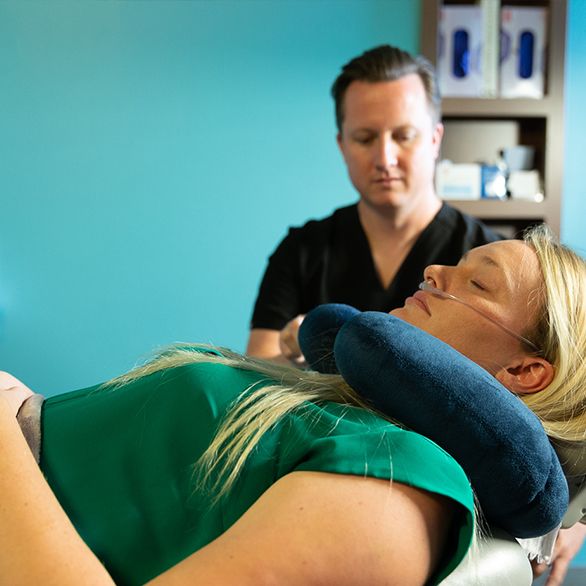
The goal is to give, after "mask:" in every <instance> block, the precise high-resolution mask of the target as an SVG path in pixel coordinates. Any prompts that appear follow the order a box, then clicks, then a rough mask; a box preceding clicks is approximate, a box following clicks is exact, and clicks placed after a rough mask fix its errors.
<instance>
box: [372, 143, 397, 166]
mask: <svg viewBox="0 0 586 586" xmlns="http://www.w3.org/2000/svg"><path fill="white" fill-rule="evenodd" d="M397 160H398V147H397V144H396V143H395V141H394V140H393V139H392V138H391V137H383V138H382V140H381V141H380V143H379V148H378V152H377V160H376V164H377V167H380V168H382V169H388V168H390V167H394V166H396V165H397Z"/></svg>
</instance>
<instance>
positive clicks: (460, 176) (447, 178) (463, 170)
mask: <svg viewBox="0 0 586 586" xmlns="http://www.w3.org/2000/svg"><path fill="white" fill-rule="evenodd" d="M435 188H436V191H437V194H438V196H439V197H441V198H442V199H480V197H481V195H482V166H481V165H477V164H476V163H463V164H454V163H452V162H451V161H441V162H440V163H438V165H437V168H436V171H435Z"/></svg>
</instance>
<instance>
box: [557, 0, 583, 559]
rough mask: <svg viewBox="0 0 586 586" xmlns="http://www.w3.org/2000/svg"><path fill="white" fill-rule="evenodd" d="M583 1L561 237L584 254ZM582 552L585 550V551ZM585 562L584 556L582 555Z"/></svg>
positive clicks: (573, 62) (570, 93)
mask: <svg viewBox="0 0 586 586" xmlns="http://www.w3.org/2000/svg"><path fill="white" fill-rule="evenodd" d="M585 30H586V2H584V0H570V1H569V10H568V34H567V45H566V77H565V80H566V87H565V103H566V104H565V105H566V108H565V117H566V124H565V132H566V134H565V142H566V144H565V162H564V192H563V205H562V238H563V240H564V241H565V242H566V243H567V244H569V245H570V246H573V247H574V248H576V249H577V250H579V251H580V252H581V253H582V255H583V256H586V229H585V228H586V189H585V187H584V185H585V182H584V177H583V175H582V173H584V161H582V156H583V155H584V137H585V136H586V110H585V109H584V100H585V97H586V35H584V31H585ZM585 553H586V552H585ZM584 563H585V564H586V556H585V557H584Z"/></svg>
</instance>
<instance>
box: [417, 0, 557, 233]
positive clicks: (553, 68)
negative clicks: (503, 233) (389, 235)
mask: <svg viewBox="0 0 586 586" xmlns="http://www.w3.org/2000/svg"><path fill="white" fill-rule="evenodd" d="M444 3H445V4H470V5H472V4H475V0H421V6H422V10H421V14H422V18H421V36H420V42H421V53H422V54H423V55H424V56H425V57H427V58H428V59H429V60H430V61H431V62H432V63H436V61H437V47H438V43H437V28H438V22H439V16H440V11H441V7H442V4H444ZM567 3H568V0H512V1H507V0H501V5H505V4H522V5H527V6H532V5H536V6H544V7H547V8H548V25H547V28H548V33H547V34H548V39H547V49H548V50H547V65H546V82H545V92H546V94H545V97H544V98H542V99H529V98H518V99H514V98H511V99H504V98H467V97H466V98H458V97H446V98H444V99H443V102H442V113H443V118H444V120H445V122H446V137H447V135H448V133H451V134H452V136H453V134H454V132H455V131H456V130H458V125H459V124H460V122H462V123H463V124H462V127H465V126H467V125H468V126H472V124H471V123H475V122H487V123H488V124H487V127H488V126H490V127H491V128H492V131H491V132H492V135H491V136H493V137H494V136H495V135H496V134H498V133H499V132H501V129H499V124H500V123H501V122H509V121H512V122H513V123H514V124H516V125H517V128H518V136H517V138H516V141H518V144H525V145H527V146H532V147H534V148H535V156H536V159H535V167H536V169H537V170H538V171H539V173H540V175H541V178H542V181H543V189H544V192H545V193H546V194H547V197H546V198H545V200H544V201H543V202H541V203H537V202H533V201H524V200H507V201H495V200H492V201H491V200H480V201H478V200H476V201H453V200H450V201H449V202H448V203H450V204H451V205H453V206H454V207H456V208H458V209H460V210H461V211H463V212H465V213H468V214H470V215H472V216H475V217H477V218H481V219H483V220H490V221H491V222H492V223H499V222H501V221H502V223H503V224H507V223H508V222H512V223H514V224H521V223H523V222H524V221H527V222H528V223H530V222H532V221H535V220H537V221H540V220H542V221H545V222H547V223H548V224H549V225H550V227H551V228H552V229H553V230H554V232H556V233H558V234H559V228H560V209H561V197H562V191H563V182H562V178H563V168H564V100H563V96H564V63H565V42H566V18H567ZM495 129H496V130H495ZM463 136H465V139H462V140H460V139H459V137H458V135H456V138H455V139H454V140H455V141H456V143H458V142H459V146H458V148H459V149H460V150H461V149H468V147H470V149H469V151H470V152H472V150H473V149H472V147H474V146H475V145H476V143H477V142H479V141H483V143H484V146H483V148H484V149H485V150H486V149H491V150H495V149H493V146H494V145H493V144H492V143H491V142H490V141H489V135H488V133H487V134H483V133H482V132H479V133H476V134H474V135H470V132H469V133H468V135H466V134H465V133H464V135H463ZM497 138H499V137H497ZM499 140H500V138H499ZM452 142H454V141H452ZM493 142H495V141H494V140H493ZM447 143H448V141H447V139H446V138H444V144H445V145H446V144H447ZM501 146H502V145H501ZM504 146H506V145H504ZM498 148H501V147H498ZM458 152H459V151H458ZM443 154H444V156H447V157H449V156H450V153H449V152H447V151H446V152H444V153H443ZM467 154H468V151H467ZM458 158H460V159H462V161H464V160H465V158H462V156H459V157H458ZM454 162H456V163H457V162H459V161H458V160H457V159H456V157H454Z"/></svg>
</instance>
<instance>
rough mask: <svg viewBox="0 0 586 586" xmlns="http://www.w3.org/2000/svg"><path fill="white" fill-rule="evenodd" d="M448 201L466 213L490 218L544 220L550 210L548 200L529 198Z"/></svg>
mask: <svg viewBox="0 0 586 586" xmlns="http://www.w3.org/2000/svg"><path fill="white" fill-rule="evenodd" d="M446 203H448V204H449V205H451V206H453V207H455V208H457V209H458V210H460V211H461V212H464V213H465V214H469V215H471V216H476V217H481V218H485V219H490V220H517V219H525V220H542V219H544V218H545V217H546V216H547V214H548V212H549V211H550V210H549V207H550V206H548V204H547V200H544V201H543V202H534V201H527V200H521V199H517V200H510V199H509V200H505V201H499V200H487V199H477V200H466V201H464V200H454V199H450V200H446Z"/></svg>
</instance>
